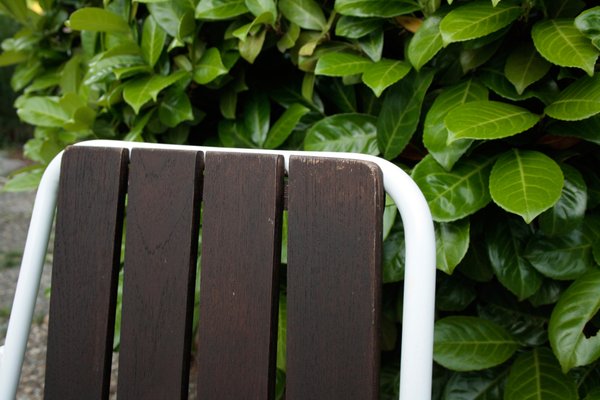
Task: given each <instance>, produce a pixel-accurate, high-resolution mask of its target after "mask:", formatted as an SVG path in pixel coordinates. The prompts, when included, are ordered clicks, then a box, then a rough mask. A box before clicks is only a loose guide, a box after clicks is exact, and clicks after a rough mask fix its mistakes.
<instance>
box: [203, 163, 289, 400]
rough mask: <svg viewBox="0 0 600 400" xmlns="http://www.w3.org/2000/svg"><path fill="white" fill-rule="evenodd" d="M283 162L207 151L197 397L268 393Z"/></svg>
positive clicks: (232, 399)
mask: <svg viewBox="0 0 600 400" xmlns="http://www.w3.org/2000/svg"><path fill="white" fill-rule="evenodd" d="M282 183H283V160H282V158H281V157H278V156H270V155H241V154H216V153H209V154H208V155H207V156H206V169H205V172H204V199H203V201H204V208H203V215H202V266H201V279H200V296H201V298H200V325H199V337H198V355H197V358H198V371H199V372H198V373H199V378H198V398H199V399H202V400H239V399H246V400H249V399H256V400H270V399H272V398H273V391H274V383H275V382H274V373H275V349H276V338H277V298H278V284H277V269H278V267H279V262H280V248H281V247H280V246H281V245H280V235H281V233H280V229H281V228H280V225H281V222H280V221H281V217H280V216H281V208H282V198H283V193H282Z"/></svg>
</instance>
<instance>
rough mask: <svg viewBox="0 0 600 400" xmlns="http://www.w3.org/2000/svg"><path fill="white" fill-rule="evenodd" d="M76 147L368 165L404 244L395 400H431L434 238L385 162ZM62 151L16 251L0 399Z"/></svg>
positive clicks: (35, 279)
mask: <svg viewBox="0 0 600 400" xmlns="http://www.w3.org/2000/svg"><path fill="white" fill-rule="evenodd" d="M77 146H94V147H116V148H128V149H133V148H151V149H179V150H195V151H197V150H201V151H203V152H215V151H218V152H243V153H262V154H280V155H282V156H283V157H284V159H285V169H286V171H287V172H289V157H290V156H292V155H304V156H315V157H329V158H345V159H358V160H366V161H371V162H373V163H375V164H377V165H378V166H379V168H380V169H381V171H382V172H383V184H384V188H385V190H386V192H387V193H388V194H389V195H390V196H391V197H392V199H393V200H394V202H395V203H396V206H397V207H398V210H399V212H400V216H401V218H402V222H403V224H404V231H405V240H406V258H405V259H406V265H405V276H404V309H403V322H402V356H401V362H400V364H401V365H400V399H402V400H430V399H431V379H432V362H433V361H432V360H433V358H432V356H433V320H434V303H435V271H436V264H435V235H434V229H433V221H432V218H431V213H430V211H429V207H428V205H427V202H426V200H425V198H424V197H423V195H422V193H421V191H420V190H419V188H418V187H417V185H416V184H415V183H414V182H413V180H412V179H411V178H410V177H409V176H408V175H407V174H406V173H405V172H404V171H403V170H402V169H400V168H399V167H397V166H396V165H394V164H392V163H391V162H389V161H386V160H383V159H381V158H378V157H373V156H369V155H365V154H353V153H330V152H303V151H279V150H262V149H261V150H251V149H232V148H216V147H200V146H180V145H166V144H150V143H136V142H119V141H108V140H92V141H88V142H82V143H78V144H77ZM61 159H62V152H61V153H60V154H59V155H57V156H56V158H55V159H54V160H53V161H52V162H51V163H50V165H49V166H48V168H47V169H46V171H45V173H44V175H43V177H42V180H41V182H40V185H39V188H38V193H37V196H36V199H35V204H34V207H33V214H32V217H31V223H30V226H29V232H28V235H27V242H26V244H25V250H24V252H23V260H22V263H21V270H20V273H19V280H18V283H17V289H16V292H15V298H14V301H13V308H12V312H11V316H10V320H9V325H8V331H7V334H6V340H5V345H4V347H3V348H2V347H0V400H14V398H15V393H16V391H17V386H18V382H19V378H20V374H21V366H22V364H23V358H24V354H25V348H26V345H27V338H28V336H29V330H30V327H31V321H32V317H33V310H34V306H35V300H36V297H37V292H38V289H39V285H40V278H41V275H42V267H43V265H44V260H45V256H46V251H47V247H48V239H49V237H50V231H51V228H52V222H53V219H54V212H55V208H56V196H57V192H58V181H59V174H60V164H61Z"/></svg>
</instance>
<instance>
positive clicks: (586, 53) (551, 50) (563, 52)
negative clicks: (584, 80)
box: [531, 19, 598, 76]
mask: <svg viewBox="0 0 600 400" xmlns="http://www.w3.org/2000/svg"><path fill="white" fill-rule="evenodd" d="M531 37H532V38H533V43H534V44H535V47H536V49H537V50H538V51H539V52H540V54H541V55H542V56H543V57H544V58H545V59H546V60H548V61H550V62H551V63H553V64H556V65H560V66H561V67H577V68H581V69H583V70H584V71H585V72H587V73H588V75H590V76H592V75H593V74H594V65H595V64H596V59H597V58H598V50H597V49H596V48H595V47H594V46H592V44H591V43H590V41H589V39H587V38H586V37H585V36H584V35H583V34H582V33H581V32H579V30H577V28H576V27H575V24H574V23H573V20H572V19H554V20H545V21H541V22H538V23H537V24H535V25H534V26H533V29H532V31H531Z"/></svg>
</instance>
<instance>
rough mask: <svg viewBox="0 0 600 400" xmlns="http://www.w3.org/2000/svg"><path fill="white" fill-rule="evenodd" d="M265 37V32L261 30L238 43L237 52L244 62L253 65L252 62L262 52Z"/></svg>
mask: <svg viewBox="0 0 600 400" xmlns="http://www.w3.org/2000/svg"><path fill="white" fill-rule="evenodd" d="M266 35H267V30H266V29H264V28H262V29H261V30H260V31H259V32H258V33H257V34H255V35H249V36H248V37H246V40H244V41H240V43H239V45H238V50H239V51H240V55H241V56H242V58H243V59H244V60H246V61H248V62H249V63H250V64H252V63H254V60H255V59H256V57H258V55H259V54H260V51H261V50H262V47H263V44H264V42H265V37H266Z"/></svg>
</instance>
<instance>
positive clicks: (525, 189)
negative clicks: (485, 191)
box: [490, 149, 564, 223]
mask: <svg viewBox="0 0 600 400" xmlns="http://www.w3.org/2000/svg"><path fill="white" fill-rule="evenodd" d="M563 182H564V178H563V174H562V171H561V170H560V167H559V166H558V164H556V162H554V161H553V160H552V159H551V158H550V157H548V156H546V155H545V154H543V153H540V152H537V151H528V150H517V149H513V150H511V151H508V152H506V153H504V154H503V155H502V156H501V157H500V158H499V159H498V161H497V162H496V163H495V164H494V168H492V173H491V175H490V194H491V195H492V199H493V200H494V202H495V203H496V204H498V205H499V206H500V207H502V208H503V209H505V210H506V211H508V212H511V213H514V214H517V215H520V216H521V217H522V218H523V219H524V220H525V222H527V223H530V222H531V221H533V219H534V218H535V217H537V216H538V215H539V214H541V213H542V212H544V211H546V210H547V209H549V208H550V207H552V206H553V205H554V204H555V203H556V202H557V201H558V199H559V198H560V195H561V191H562V187H563Z"/></svg>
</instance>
